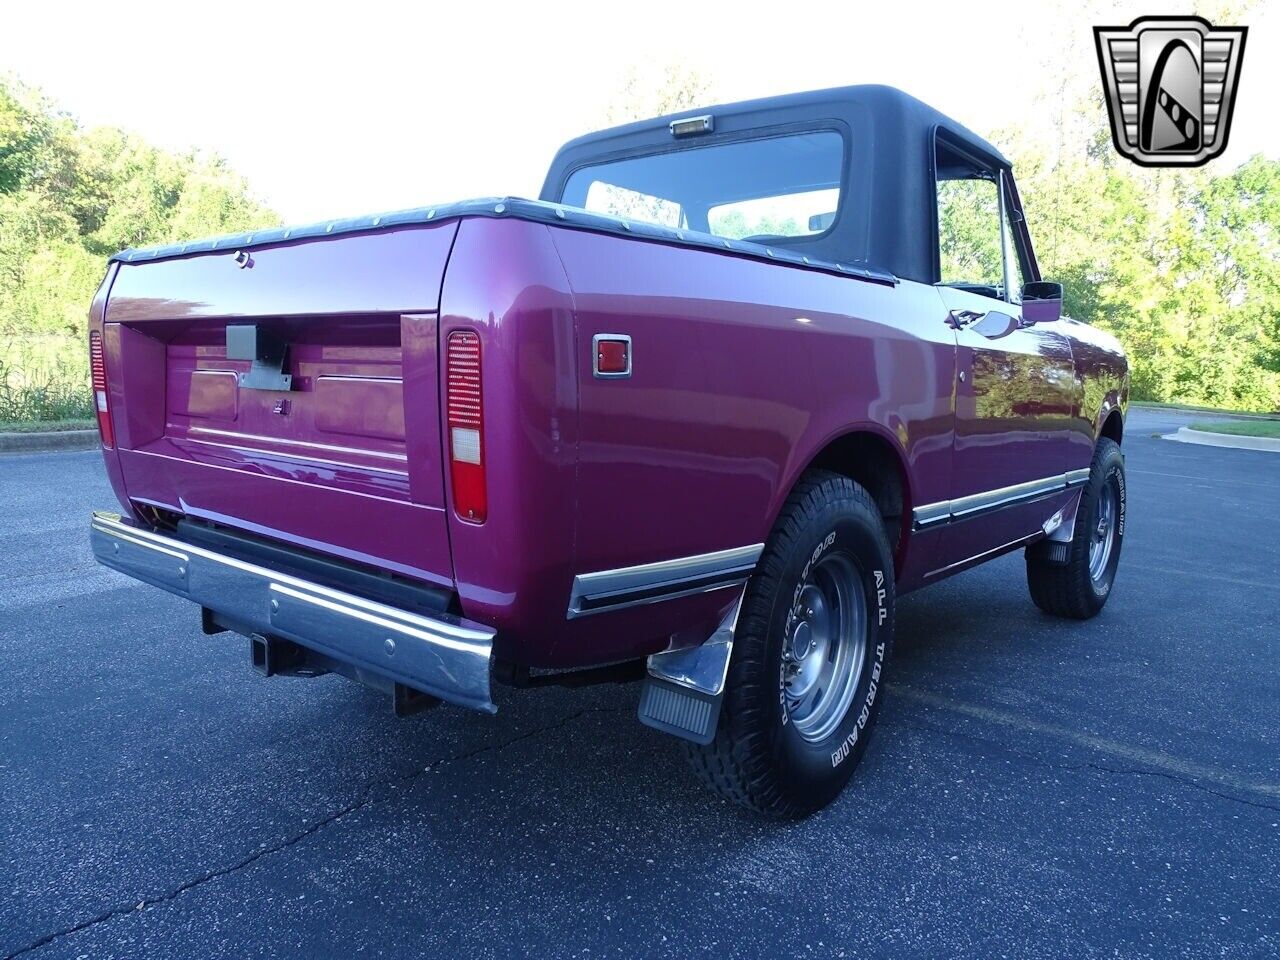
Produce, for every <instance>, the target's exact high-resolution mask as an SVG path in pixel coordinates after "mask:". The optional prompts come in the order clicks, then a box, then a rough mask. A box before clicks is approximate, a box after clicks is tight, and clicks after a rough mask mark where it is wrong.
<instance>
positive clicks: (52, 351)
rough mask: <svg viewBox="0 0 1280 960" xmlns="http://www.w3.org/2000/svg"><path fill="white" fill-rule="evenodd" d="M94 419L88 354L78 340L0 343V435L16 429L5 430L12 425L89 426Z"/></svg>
mask: <svg viewBox="0 0 1280 960" xmlns="http://www.w3.org/2000/svg"><path fill="white" fill-rule="evenodd" d="M93 415H94V410H93V392H92V391H91V390H90V388H89V351H88V348H87V346H86V345H85V343H84V340H83V339H82V338H80V337H71V336H31V337H5V338H3V339H2V340H0V430H12V429H16V428H15V427H10V426H8V425H9V424H16V423H28V422H34V423H42V422H45V421H51V422H61V421H65V420H91V419H92V418H93ZM32 429H36V428H32ZM50 429H53V428H50Z"/></svg>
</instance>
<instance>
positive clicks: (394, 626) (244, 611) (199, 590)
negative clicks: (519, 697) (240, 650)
mask: <svg viewBox="0 0 1280 960" xmlns="http://www.w3.org/2000/svg"><path fill="white" fill-rule="evenodd" d="M90 539H91V543H92V547H93V552H94V555H95V557H96V558H97V560H98V561H99V562H100V563H102V564H103V565H105V566H108V567H111V568H113V569H115V570H119V571H120V572H121V573H124V574H127V575H129V576H131V577H134V578H135V579H137V580H141V581H142V582H144V583H149V584H151V585H152V586H156V587H159V588H160V589H162V590H166V591H168V592H169V593H173V594H176V595H177V596H180V597H184V598H186V599H188V600H192V601H194V602H195V603H198V604H200V605H201V606H203V607H207V608H209V609H210V610H213V611H215V612H216V613H218V614H221V615H222V616H223V617H225V618H226V619H227V620H228V621H230V622H231V623H234V624H235V625H236V629H237V630H241V631H245V630H247V631H251V632H256V633H261V634H264V635H269V636H277V637H283V638H285V639H288V640H292V641H294V642H295V643H298V644H301V645H302V646H304V647H308V648H310V649H312V650H316V651H318V652H319V653H322V654H325V655H326V656H329V657H332V658H334V659H336V660H339V661H342V662H344V663H348V664H352V665H354V666H356V667H358V668H360V669H365V670H370V671H372V672H374V673H377V674H380V675H382V676H384V677H387V678H390V679H392V680H394V681H396V682H398V683H403V684H405V685H406V686H410V687H413V688H414V689H417V690H421V691H424V692H426V693H430V694H433V695H434V696H437V697H440V698H441V699H442V700H448V701H449V702H451V703H456V704H459V705H461V706H466V707H472V708H473V709H476V710H483V711H485V712H487V713H493V712H495V711H496V710H497V707H495V706H494V704H493V701H492V699H491V697H490V693H489V661H490V656H491V652H492V648H493V638H494V636H495V634H496V631H495V630H494V629H493V628H492V627H488V626H485V625H484V624H480V623H474V622H472V621H470V620H464V619H463V618H461V617H455V616H453V615H451V614H446V613H434V614H430V615H426V614H419V613H410V612H409V611H407V610H401V609H399V608H397V607H392V606H389V605H387V604H384V603H379V602H377V601H374V600H368V599H365V598H364V597H360V596H357V595H355V594H351V593H347V592H345V591H343V590H335V589H333V588H331V587H326V586H322V585H320V584H318V583H312V582H310V581H308V580H303V579H300V578H298V577H294V576H290V575H288V574H284V573H280V572H278V571H275V570H271V569H270V568H268V567H261V566H258V565H257V564H253V563H248V562H246V561H243V560H238V559H236V558H234V557H230V556H226V555H225V554H220V553H216V552H214V551H212V550H208V549H205V548H204V547H197V546H193V545H191V544H188V543H183V542H182V541H180V540H176V539H173V538H171V537H166V536H163V535H161V534H158V533H154V532H152V531H150V530H144V529H142V528H140V527H135V526H132V525H130V524H127V523H125V522H123V521H122V520H121V519H120V518H119V517H118V516H116V515H111V514H103V513H94V515H93V520H92V524H91V535H90Z"/></svg>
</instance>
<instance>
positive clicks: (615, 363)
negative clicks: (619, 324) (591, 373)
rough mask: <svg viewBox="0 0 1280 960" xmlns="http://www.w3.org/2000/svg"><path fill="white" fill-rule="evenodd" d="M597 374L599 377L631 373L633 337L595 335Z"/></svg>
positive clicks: (621, 375)
mask: <svg viewBox="0 0 1280 960" xmlns="http://www.w3.org/2000/svg"><path fill="white" fill-rule="evenodd" d="M594 346H595V360H594V363H595V374H596V376H597V377H627V376H630V375H631V338H630V337H624V336H614V335H612V334H600V335H598V336H597V337H595V341H594Z"/></svg>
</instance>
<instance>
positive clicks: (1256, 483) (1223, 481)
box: [1125, 468, 1280, 490]
mask: <svg viewBox="0 0 1280 960" xmlns="http://www.w3.org/2000/svg"><path fill="white" fill-rule="evenodd" d="M1125 473H1127V474H1130V475H1137V476H1145V477H1170V478H1172V479H1176V480H1197V481H1199V482H1200V483H1212V484H1214V485H1215V486H1224V485H1227V484H1232V483H1234V484H1239V485H1240V486H1245V487H1263V488H1264V489H1267V490H1280V482H1277V483H1264V482H1262V481H1260V480H1239V479H1237V478H1235V477H1192V476H1189V475H1188V474H1185V473H1165V472H1164V471H1162V470H1130V469H1127V468H1126V469H1125Z"/></svg>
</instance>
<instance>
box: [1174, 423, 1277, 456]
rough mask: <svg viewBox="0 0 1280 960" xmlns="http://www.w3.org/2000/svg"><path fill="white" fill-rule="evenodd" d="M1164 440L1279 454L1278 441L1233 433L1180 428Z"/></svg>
mask: <svg viewBox="0 0 1280 960" xmlns="http://www.w3.org/2000/svg"><path fill="white" fill-rule="evenodd" d="M1164 438H1165V439H1166V440H1176V441H1178V442H1179V443H1198V444H1200V445H1202V446H1206V447H1234V448H1235V449H1237V450H1269V451H1271V452H1272V453H1280V440H1276V439H1273V438H1272V437H1241V436H1237V435H1236V434H1234V433H1210V432H1209V431H1208V430H1192V429H1191V428H1190V427H1180V428H1178V432H1177V433H1166V434H1165V435H1164Z"/></svg>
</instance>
